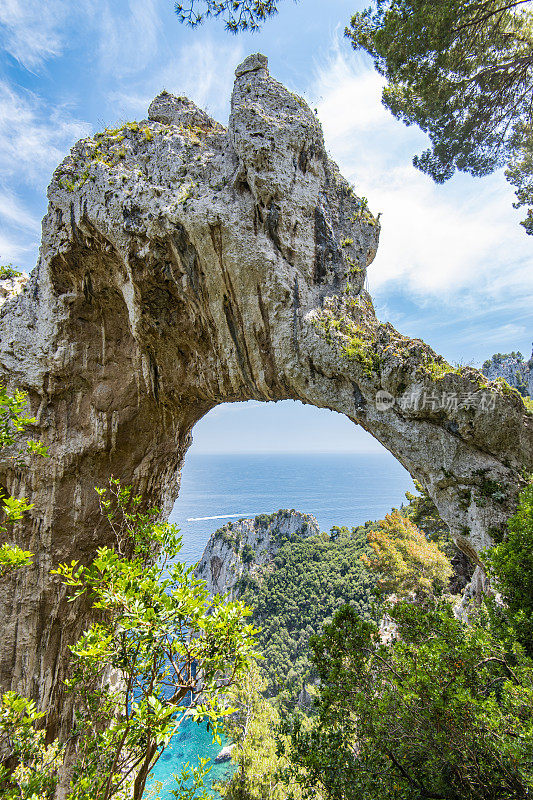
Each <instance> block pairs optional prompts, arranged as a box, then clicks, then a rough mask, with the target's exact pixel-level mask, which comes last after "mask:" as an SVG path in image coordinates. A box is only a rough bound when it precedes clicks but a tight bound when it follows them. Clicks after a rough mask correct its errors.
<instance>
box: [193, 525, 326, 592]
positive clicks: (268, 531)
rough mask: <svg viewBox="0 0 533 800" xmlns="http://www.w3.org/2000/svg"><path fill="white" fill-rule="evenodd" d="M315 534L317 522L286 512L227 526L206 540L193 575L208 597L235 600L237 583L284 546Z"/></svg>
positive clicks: (251, 573) (254, 572) (253, 572)
mask: <svg viewBox="0 0 533 800" xmlns="http://www.w3.org/2000/svg"><path fill="white" fill-rule="evenodd" d="M318 533H320V528H319V527H318V522H317V521H316V519H315V518H314V517H313V516H312V515H311V514H302V513H301V512H299V511H294V510H292V511H287V510H286V509H285V510H280V511H277V512H276V513H275V514H261V515H260V516H258V517H255V518H254V519H240V520H238V522H228V523H227V524H226V525H224V527H222V528H219V529H218V530H217V531H215V533H213V534H212V535H211V537H210V538H209V541H208V542H207V545H206V547H205V550H204V552H203V554H202V558H201V559H200V561H199V562H198V566H197V568H196V575H197V577H198V578H202V580H204V581H205V582H206V584H207V587H208V589H209V592H210V593H211V594H213V595H214V594H225V593H226V592H227V593H228V594H229V596H230V597H235V596H237V595H238V591H236V588H235V587H236V585H237V584H238V583H239V581H240V579H241V578H242V577H243V576H245V575H255V574H257V573H258V572H260V571H262V570H263V569H264V568H265V566H267V565H268V564H269V563H270V562H271V561H272V559H273V557H274V555H275V554H276V552H277V551H278V550H279V548H280V547H281V545H282V544H283V543H284V542H286V541H289V540H291V539H293V538H294V537H305V536H316V535H317V534H318Z"/></svg>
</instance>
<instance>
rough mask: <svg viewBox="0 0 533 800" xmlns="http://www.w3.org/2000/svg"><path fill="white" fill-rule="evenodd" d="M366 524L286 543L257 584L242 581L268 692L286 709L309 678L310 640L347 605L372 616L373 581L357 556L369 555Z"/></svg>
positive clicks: (245, 579)
mask: <svg viewBox="0 0 533 800" xmlns="http://www.w3.org/2000/svg"><path fill="white" fill-rule="evenodd" d="M373 524H374V523H367V524H366V525H363V526H361V527H359V528H352V529H351V530H349V529H348V528H338V527H334V528H332V530H331V534H330V535H328V534H326V533H323V534H321V536H312V537H309V538H308V539H300V538H295V539H293V540H292V541H289V542H286V543H285V544H284V545H283V546H282V547H281V548H280V550H279V551H278V552H277V554H276V556H275V558H274V561H273V563H272V564H271V565H269V567H268V568H267V570H266V571H265V573H264V574H263V575H262V576H261V577H260V578H259V579H258V580H257V579H254V578H251V577H248V576H247V577H245V578H244V579H243V580H242V581H241V584H240V587H239V590H240V596H241V598H242V599H243V600H245V602H247V603H248V604H249V605H251V606H252V608H253V609H254V613H253V621H254V624H255V625H256V626H257V627H260V628H261V631H260V633H259V634H258V639H259V650H260V651H261V653H262V655H263V656H264V660H263V661H262V662H261V663H262V667H263V671H264V673H265V675H266V678H267V693H268V694H269V695H270V696H273V695H277V696H278V702H279V704H280V707H281V708H284V709H285V708H287V707H291V706H293V705H294V704H295V702H296V700H297V699H298V696H301V692H302V690H303V689H304V688H305V685H306V684H307V683H308V682H310V681H313V680H314V673H313V670H312V667H311V662H310V658H309V648H308V643H309V637H310V636H312V635H313V634H317V633H319V632H320V631H321V630H322V626H323V625H324V623H325V622H329V621H330V620H331V618H332V616H333V614H334V613H335V611H337V610H338V609H339V608H341V607H342V606H343V605H345V604H346V603H349V604H350V605H351V606H352V607H353V608H354V609H355V611H357V613H358V614H360V615H361V616H362V617H364V618H368V617H370V616H372V615H373V611H372V606H373V604H375V602H376V601H375V597H374V595H373V588H374V585H375V578H374V576H373V575H372V574H371V573H370V572H369V570H368V569H367V568H366V567H365V565H364V564H363V562H362V560H361V556H362V555H363V554H365V553H368V550H369V548H368V539H367V533H368V530H369V526H371V525H373Z"/></svg>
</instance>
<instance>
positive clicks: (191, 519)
mask: <svg viewBox="0 0 533 800" xmlns="http://www.w3.org/2000/svg"><path fill="white" fill-rule="evenodd" d="M266 513H267V512H266V511H256V512H255V514H245V513H242V514H218V515H217V516H216V517H188V519H187V522H201V521H202V520H204V519H229V518H230V517H239V519H240V518H241V517H244V518H245V519H248V517H257V516H259V514H266Z"/></svg>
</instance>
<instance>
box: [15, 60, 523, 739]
mask: <svg viewBox="0 0 533 800" xmlns="http://www.w3.org/2000/svg"><path fill="white" fill-rule="evenodd" d="M236 75H237V77H236V82H235V88H234V91H233V96H232V107H231V116H230V121H229V128H228V130H227V131H226V130H225V129H224V128H222V126H220V125H219V124H218V123H216V122H214V121H213V120H211V119H210V118H209V117H208V116H207V115H206V114H205V113H204V112H202V111H200V110H199V109H197V108H196V107H195V106H194V105H193V104H192V103H190V102H189V101H188V100H186V99H184V98H176V97H173V96H172V95H169V94H167V93H163V94H161V95H160V96H159V97H158V98H156V100H154V102H153V103H152V105H151V106H150V109H149V120H148V121H144V122H142V123H140V124H136V123H135V124H130V125H126V126H124V127H123V128H121V129H120V130H117V131H109V130H108V131H106V132H104V133H103V134H97V135H96V136H95V137H94V138H93V139H86V140H83V141H81V142H79V143H78V144H77V145H76V146H75V147H74V148H73V150H72V152H71V155H70V156H68V157H67V158H66V159H65V161H64V162H63V163H62V164H61V165H60V167H59V168H58V169H57V170H56V172H55V173H54V176H53V180H52V183H51V185H50V189H49V201H50V202H49V209H48V213H47V215H46V217H45V219H44V222H43V237H42V247H41V252H40V257H39V262H38V265H37V268H36V269H35V270H34V272H33V274H32V276H31V278H30V281H29V283H28V284H27V286H26V288H25V290H24V291H23V293H22V294H20V295H19V296H18V297H17V298H16V299H15V300H12V301H9V302H8V303H6V305H5V306H4V308H3V311H2V316H1V319H0V340H1V344H0V369H1V376H2V379H3V380H4V381H5V382H6V383H7V384H8V386H9V387H14V386H18V387H21V388H23V389H25V390H26V391H27V392H28V394H29V399H30V405H31V409H32V413H34V414H35V416H36V424H35V435H36V436H37V437H39V438H41V439H42V440H43V441H44V442H45V443H46V444H48V445H49V447H50V458H49V460H47V461H46V462H40V463H37V462H36V461H35V460H34V461H31V462H29V463H28V464H27V467H26V468H21V467H18V466H14V464H13V462H12V461H11V460H9V459H8V458H7V455H6V454H5V453H4V454H3V455H2V460H1V462H0V484H1V485H3V486H5V487H6V489H7V490H8V491H9V492H10V493H12V494H13V495H16V496H19V495H24V496H26V497H27V498H28V499H29V500H30V502H32V503H34V504H35V507H34V509H33V511H32V513H31V520H30V521H25V523H24V524H23V525H21V526H20V528H19V529H18V530H17V531H16V532H15V533H16V536H17V538H18V541H19V543H21V544H23V545H24V547H25V548H27V549H30V550H32V551H33V552H34V553H35V566H34V567H33V568H32V569H30V570H26V571H20V572H19V574H17V576H16V577H12V578H10V579H6V580H5V581H4V582H3V585H2V587H1V612H0V613H1V615H2V616H1V618H2V620H3V621H4V626H3V630H2V637H1V638H0V681H1V683H2V685H3V686H4V687H8V686H11V687H13V688H15V687H16V688H18V689H19V690H22V691H23V692H25V693H26V694H28V695H30V696H32V697H34V698H36V699H39V701H40V702H41V703H43V704H46V703H49V702H50V700H52V701H53V702H52V704H53V705H54V706H55V707H56V708H61V707H62V705H61V685H62V684H61V680H62V677H63V676H64V671H65V664H66V648H67V645H68V644H69V643H70V642H72V641H73V639H74V638H75V637H76V635H77V634H78V632H79V630H80V629H81V628H82V626H83V625H84V624H85V623H86V621H87V617H86V613H85V610H84V609H83V608H81V607H80V606H79V605H77V606H74V605H69V604H67V603H66V601H65V598H64V593H63V591H62V589H61V588H60V587H59V585H58V583H57V582H56V581H55V580H54V579H52V578H50V575H49V571H50V569H51V568H52V567H54V566H55V565H56V564H57V563H58V562H59V561H61V560H65V559H69V560H70V559H72V558H78V559H81V560H82V561H87V560H89V559H91V558H92V556H93V553H94V550H95V548H96V547H97V545H99V544H103V543H106V542H110V534H109V531H107V530H106V527H105V525H104V523H103V522H102V520H101V517H100V515H99V512H98V507H97V498H96V494H95V492H94V486H95V485H103V484H104V483H105V482H106V480H107V478H108V477H109V476H110V475H117V476H120V477H121V479H122V480H123V481H124V482H127V483H131V484H133V486H134V487H135V489H136V490H138V491H139V492H142V494H143V495H144V497H145V498H146V501H147V502H148V503H152V504H157V505H159V506H160V507H161V508H162V510H163V513H166V512H168V511H169V510H170V507H171V505H172V502H173V500H174V499H175V497H176V495H177V491H178V478H179V470H180V466H181V463H182V461H183V458H184V455H185V452H186V450H187V448H188V446H189V443H190V441H191V431H192V429H193V427H194V424H195V423H196V422H197V421H198V420H199V419H201V417H202V416H203V415H204V414H206V413H207V411H209V410H210V409H211V408H213V407H214V406H216V405H217V404H220V403H223V402H231V401H237V400H247V399H255V400H281V399H298V400H301V401H302V402H304V403H311V404H314V405H316V406H319V407H325V408H329V409H333V410H335V411H338V412H340V413H343V414H346V415H347V416H348V417H349V418H350V419H351V420H353V422H354V423H356V424H359V425H362V426H363V427H364V428H365V429H366V430H367V431H369V432H370V433H371V434H372V435H373V436H375V437H376V438H377V439H378V440H379V441H380V442H382V444H383V445H384V446H385V447H386V448H387V449H388V450H390V451H391V452H392V453H393V454H394V455H395V456H396V458H397V459H398V460H399V461H400V462H401V463H402V464H403V465H404V466H405V467H406V468H407V469H408V470H409V471H410V472H411V474H413V475H414V476H415V477H416V478H418V479H419V480H420V481H421V483H422V484H423V485H424V486H425V487H426V488H427V489H428V491H429V493H430V494H431V496H432V497H433V499H434V501H435V502H436V504H437V506H438V508H439V511H440V513H441V514H442V516H443V518H444V519H445V520H446V521H447V523H448V524H449V526H450V529H451V531H452V533H453V535H454V536H455V538H456V540H457V542H458V544H459V546H460V547H461V548H462V549H464V550H465V551H466V552H467V553H469V554H470V555H471V556H472V557H473V558H474V559H476V560H478V561H479V556H478V554H479V552H480V550H481V548H483V547H484V546H485V545H487V544H488V543H489V540H490V534H491V530H493V529H500V528H501V527H502V525H503V523H504V521H505V519H506V517H507V516H508V514H509V513H510V511H511V510H512V508H513V504H514V502H515V500H516V494H517V490H518V488H519V486H520V483H521V472H522V470H523V469H524V468H525V467H526V468H528V469H531V468H532V466H533V446H532V444H533V418H532V417H531V416H528V415H527V414H526V412H525V409H524V406H523V404H522V401H521V400H520V398H519V396H518V395H517V393H514V392H511V391H510V390H509V389H508V388H506V386H505V385H504V384H503V383H498V382H492V383H488V382H487V380H486V379H485V378H484V377H483V376H482V375H481V373H479V372H478V371H477V370H474V369H471V368H463V369H461V370H452V369H451V367H449V365H447V364H446V362H445V361H444V360H443V359H442V358H441V357H439V356H437V355H435V353H433V351H432V350H431V349H430V348H429V347H428V346H427V345H425V344H424V343H423V342H421V341H420V340H411V339H408V338H406V337H403V336H401V335H400V334H399V333H398V332H397V331H395V330H394V328H393V327H392V326H391V325H389V324H381V323H379V322H378V321H377V319H376V317H375V314H374V310H373V307H372V302H371V299H370V297H369V295H368V293H367V292H366V291H365V290H364V279H365V274H366V267H367V266H368V265H369V264H370V262H371V261H372V259H373V257H374V255H375V252H376V248H377V242H378V234H379V222H378V221H377V220H376V219H375V218H374V217H373V216H372V215H371V214H370V212H369V211H368V209H366V207H365V203H363V202H362V201H361V200H359V199H358V198H357V197H356V196H355V194H354V192H353V190H352V188H351V187H350V185H349V184H348V183H347V181H345V180H344V178H342V177H341V175H340V174H339V171H338V169H337V167H336V165H335V164H334V163H333V162H332V161H331V160H330V159H329V158H328V156H327V154H326V151H325V148H324V141H323V136H322V131H321V128H320V125H319V122H318V120H317V118H316V117H315V115H314V114H313V112H312V111H311V110H310V109H309V108H308V106H307V105H306V103H305V102H304V101H303V100H302V99H301V98H299V97H297V96H296V95H294V94H291V93H290V92H288V91H287V90H286V89H285V88H284V87H283V86H281V85H280V84H279V83H277V82H276V81H274V80H273V79H272V78H271V77H270V76H269V74H268V70H267V61H266V58H265V57H264V56H260V55H255V56H250V57H249V58H248V59H246V61H245V62H244V63H243V64H242V65H241V66H240V67H239V68H238V69H237V71H236ZM380 390H385V391H387V392H388V393H390V394H391V395H392V396H393V397H395V398H397V402H396V403H395V404H394V405H393V406H392V407H390V408H387V409H381V408H378V407H376V403H375V397H376V393H377V392H378V391H380ZM424 392H425V393H426V396H425V400H424V403H419V404H418V405H417V406H416V407H415V405H414V404H411V405H410V404H409V402H408V401H409V400H410V399H411V398H413V397H416V396H417V395H418V394H420V393H422V394H421V395H420V396H422V397H423V396H424V395H423V393H424ZM458 393H459V394H460V395H461V396H462V398H463V399H466V400H467V401H468V402H466V404H463V405H462V406H461V405H458V404H457V403H454V401H453V397H454V396H455V397H457V394H458ZM456 405H457V407H456ZM356 490H357V489H356V487H354V491H356ZM63 708H64V709H66V706H64V707H63ZM66 715H67V711H66V710H65V711H64V715H63V719H61V718H60V717H57V716H56V717H55V718H51V719H50V720H49V723H50V726H51V728H52V729H56V728H57V727H58V726H60V725H61V723H62V722H64V723H65V724H66V725H67V726H68V718H66Z"/></svg>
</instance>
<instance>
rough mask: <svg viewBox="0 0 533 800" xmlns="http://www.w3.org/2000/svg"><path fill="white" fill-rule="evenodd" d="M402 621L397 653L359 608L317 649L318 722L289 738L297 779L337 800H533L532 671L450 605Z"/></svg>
mask: <svg viewBox="0 0 533 800" xmlns="http://www.w3.org/2000/svg"><path fill="white" fill-rule="evenodd" d="M392 614H393V617H394V619H395V621H396V623H397V625H398V637H397V638H396V639H395V640H394V641H393V642H392V643H390V644H387V645H386V644H382V643H381V641H380V637H379V633H378V630H377V628H376V626H375V625H374V624H372V623H371V622H369V621H365V620H361V619H360V618H359V617H358V616H357V614H356V613H355V612H354V611H353V609H351V608H350V607H349V606H346V607H345V608H343V609H342V610H341V611H339V612H338V613H337V614H336V616H335V618H334V620H333V622H332V623H331V624H330V625H328V626H326V627H325V629H324V633H323V635H322V636H319V637H315V638H314V639H312V642H311V644H312V648H313V650H314V658H315V661H316V665H317V669H318V674H319V677H320V687H319V697H318V717H317V719H316V721H315V722H314V724H313V725H312V726H311V728H310V729H309V728H306V727H304V726H302V725H301V724H300V721H299V720H296V721H294V722H293V723H292V725H289V726H288V727H289V730H291V732H292V746H293V751H292V754H291V755H290V758H291V761H292V769H291V770H289V775H290V779H291V780H292V781H294V780H297V781H298V782H299V783H300V784H301V786H302V787H303V788H304V790H305V792H306V794H305V796H306V797H316V796H317V792H318V796H320V797H324V798H327V800H375V798H377V797H379V798H380V800H428V798H431V799H432V800H459V799H461V800H518V799H519V798H524V800H525V798H527V797H529V796H530V792H531V790H532V789H533V771H532V766H531V765H532V763H533V762H532V757H533V725H532V714H531V704H532V702H533V665H532V663H531V661H530V660H529V659H528V658H526V657H525V656H524V655H523V652H522V651H521V648H520V646H519V645H514V646H513V647H512V648H509V647H507V646H506V645H504V644H503V643H502V642H501V641H499V640H498V639H497V638H495V637H494V636H493V634H492V633H491V631H490V628H489V627H487V625H486V624H483V623H482V622H481V621H479V623H478V624H466V623H465V622H462V621H460V620H458V619H457V618H456V617H455V616H454V614H453V610H452V608H451V606H450V605H449V604H447V603H446V602H444V601H440V602H436V601H429V602H428V603H427V604H426V605H425V606H424V607H422V606H420V605H418V604H413V603H409V602H406V601H403V602H401V603H398V604H397V605H396V606H395V607H394V609H393V611H392Z"/></svg>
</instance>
